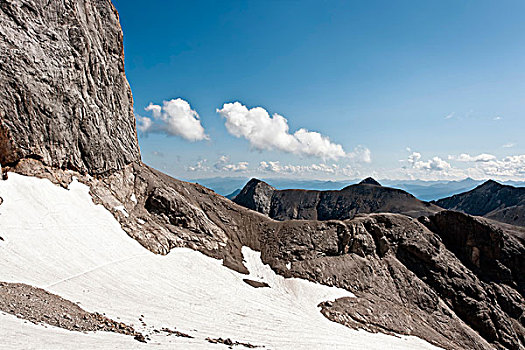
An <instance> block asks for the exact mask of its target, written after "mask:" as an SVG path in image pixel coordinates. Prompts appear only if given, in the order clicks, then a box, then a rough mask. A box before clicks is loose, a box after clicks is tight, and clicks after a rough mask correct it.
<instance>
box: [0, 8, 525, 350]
mask: <svg viewBox="0 0 525 350" xmlns="http://www.w3.org/2000/svg"><path fill="white" fill-rule="evenodd" d="M0 16H1V20H2V22H1V23H2V25H1V27H0V34H1V35H0V47H1V48H2V51H0V57H1V61H0V63H1V66H0V83H1V86H0V94H1V95H0V117H1V127H2V137H1V139H0V141H1V143H0V145H1V147H0V153H1V157H2V158H1V161H2V162H3V165H7V169H8V170H10V171H15V172H18V173H21V174H25V175H31V176H38V177H42V178H47V179H49V180H51V181H53V182H55V183H57V184H59V185H62V186H66V185H67V184H68V183H69V182H70V181H71V179H72V178H73V176H75V177H77V178H78V179H79V181H81V182H83V183H85V184H87V185H89V187H90V190H91V195H92V198H93V200H94V201H95V202H96V203H99V204H102V205H104V206H105V207H106V208H107V209H108V210H109V211H111V213H112V214H113V215H114V216H115V218H116V219H117V220H118V221H119V222H120V224H121V226H122V228H123V229H124V230H125V231H126V232H127V233H128V234H129V235H130V236H131V237H133V238H134V239H136V240H137V241H138V242H140V243H141V244H142V245H143V246H144V247H146V248H147V249H149V250H151V251H153V252H155V253H159V254H167V253H168V252H169V251H170V250H171V249H172V248H174V247H189V248H192V249H195V250H198V251H200V252H203V253H204V254H207V255H209V256H212V257H215V258H220V259H223V263H224V265H226V266H228V267H230V268H232V269H235V270H237V271H240V272H246V267H245V266H244V263H243V256H242V253H241V248H242V247H243V246H248V247H250V248H252V249H255V250H258V251H261V256H262V259H263V261H264V262H265V263H267V264H269V265H270V266H271V267H272V269H273V270H274V271H276V272H278V273H279V274H281V275H284V276H287V277H292V276H294V277H300V278H306V279H309V280H312V281H317V282H319V283H323V284H326V285H337V286H340V287H342V288H345V289H347V290H349V291H352V292H353V293H354V294H355V295H356V298H343V299H339V300H337V301H335V302H333V303H325V304H323V305H322V312H323V313H324V314H325V315H326V317H328V318H329V319H331V320H333V321H335V322H339V323H341V324H344V325H346V326H348V327H353V328H364V329H367V330H370V331H375V332H384V333H396V334H410V335H415V336H418V337H421V338H423V339H425V340H427V341H429V342H432V343H433V344H437V345H439V346H441V347H444V348H447V349H467V348H468V349H493V348H502V349H503V348H507V349H523V347H524V346H525V328H524V327H525V318H524V305H525V300H524V298H523V296H524V295H523V275H524V274H523V271H524V267H523V261H524V260H525V259H524V258H523V257H524V256H525V249H524V243H523V242H524V240H523V232H522V231H520V229H518V228H516V227H514V226H511V225H508V226H504V225H501V224H496V223H492V222H490V221H487V220H483V219H477V218H473V217H471V216H468V215H465V214H461V213H454V212H444V213H438V214H435V213H436V212H437V211H438V210H439V208H436V207H435V206H433V205H429V204H426V203H423V202H420V201H418V200H417V199H415V198H414V197H412V196H410V195H409V194H407V193H404V192H402V191H399V190H394V189H389V188H384V187H381V186H379V185H378V184H377V183H374V182H373V181H371V180H367V181H365V182H364V183H362V184H359V185H354V186H350V187H347V188H346V189H344V190H342V191H339V192H338V191H331V192H328V193H323V192H318V191H291V192H286V191H276V190H275V189H273V188H272V187H270V186H268V185H266V184H264V183H261V182H256V181H254V182H252V185H251V186H250V187H249V188H248V189H246V188H245V190H246V191H244V190H243V191H244V198H245V199H246V200H247V202H246V203H251V204H249V205H250V206H253V208H254V209H256V210H257V211H259V212H257V211H253V210H249V209H246V208H245V207H243V206H240V205H237V204H235V203H233V202H232V201H230V200H228V199H226V198H224V197H222V196H219V195H217V194H215V193H214V192H213V191H211V190H209V189H207V188H205V187H202V186H200V185H197V184H191V183H187V182H183V181H179V180H177V179H173V178H171V177H169V176H167V175H166V174H163V173H161V172H159V171H157V170H155V169H151V168H150V167H148V166H146V165H145V164H143V163H141V162H140V154H139V150H138V146H137V142H136V133H135V129H134V126H133V115H132V111H131V95H130V92H129V87H128V85H127V83H126V80H125V77H124V70H123V60H122V34H121V31H120V27H119V24H118V16H117V14H116V12H115V11H114V8H113V7H112V5H111V3H110V2H109V1H104V0H99V1H98V0H97V1H95V0H65V1H61V2H50V3H47V2H45V3H44V2H43V1H31V2H30V1H1V2H0ZM22 48H24V50H21V49H22ZM90 174H96V175H97V176H90ZM289 193H290V194H289ZM274 197H275V198H276V203H277V204H272V202H273V201H274V199H273V198H274ZM352 203H354V204H352ZM272 208H276V209H273V210H277V209H279V210H278V212H280V213H284V214H283V216H281V217H280V219H281V220H285V219H288V218H301V219H310V218H314V219H318V220H290V221H276V220H273V219H271V218H269V217H268V216H266V215H263V214H261V212H262V213H266V214H268V213H270V212H271V211H272ZM290 208H291V209H290ZM281 209H282V210H281ZM289 210H291V211H289ZM377 211H391V212H395V213H402V214H359V213H363V212H377ZM403 214H407V215H403ZM408 215H410V216H408ZM421 215H424V216H422V217H420V218H419V219H416V218H415V217H419V216H421ZM333 219H338V220H333ZM340 219H345V220H340ZM321 220H323V221H321Z"/></svg>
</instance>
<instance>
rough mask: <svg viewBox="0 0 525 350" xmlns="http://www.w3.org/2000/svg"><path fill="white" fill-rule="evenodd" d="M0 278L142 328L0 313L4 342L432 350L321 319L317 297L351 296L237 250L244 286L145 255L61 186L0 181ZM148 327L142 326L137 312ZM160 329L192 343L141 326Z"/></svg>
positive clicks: (235, 277)
mask: <svg viewBox="0 0 525 350" xmlns="http://www.w3.org/2000/svg"><path fill="white" fill-rule="evenodd" d="M0 196H1V197H3V198H4V203H3V204H2V205H1V206H0V227H1V228H2V232H1V235H2V237H4V239H6V241H8V242H9V244H7V245H3V246H2V250H1V253H2V254H0V281H7V282H22V283H27V284H30V285H33V286H36V287H41V288H46V289H47V290H48V291H50V292H51V293H55V294H58V295H60V296H62V297H64V298H66V299H68V300H71V301H73V302H79V303H80V304H79V305H80V306H81V307H82V308H84V309H85V310H86V311H89V312H100V313H105V314H106V315H107V316H108V317H109V318H112V319H115V320H117V319H119V320H121V321H122V322H125V323H127V324H130V325H131V324H134V325H135V328H136V329H137V330H138V331H141V332H145V333H146V334H151V339H152V340H151V342H150V343H149V344H146V345H144V344H141V343H138V342H136V341H134V340H132V339H131V337H125V336H121V335H117V334H109V333H100V332H99V333H94V334H93V333H88V334H83V333H79V332H69V331H65V330H63V329H58V328H54V327H50V326H48V327H47V328H44V327H43V326H38V325H32V324H26V323H23V321H21V320H18V319H15V318H14V317H12V316H10V315H2V314H0V329H1V330H2V331H1V332H0V340H1V343H3V344H9V347H10V348H13V349H27V348H36V349H42V348H70V347H75V348H77V349H92V348H107V349H133V348H143V347H145V346H148V347H149V348H151V345H152V343H153V345H154V346H155V348H158V349H169V348H176V347H177V346H178V347H179V348H184V349H186V348H192V349H193V348H212V349H214V348H218V347H220V346H218V345H214V344H209V343H207V342H206V341H205V338H206V337H212V338H218V337H222V338H231V339H232V340H236V341H242V342H248V343H251V344H255V345H264V346H266V348H271V349H378V350H384V349H436V347H434V346H432V345H431V344H429V343H427V342H425V341H423V340H421V339H419V338H416V337H408V336H401V337H394V336H390V335H385V334H373V333H368V332H365V331H363V330H360V331H357V330H352V329H349V328H347V327H344V326H343V325H340V324H338V323H334V322H331V321H329V320H328V319H326V318H325V317H324V316H323V315H322V314H321V313H320V312H319V310H318V308H317V304H318V302H319V301H324V300H331V299H334V298H338V297H341V296H351V293H349V292H347V291H345V290H339V289H337V288H331V287H327V286H321V285H317V284H315V283H311V282H308V281H303V280H297V279H285V278H283V277H281V276H278V275H276V274H275V273H274V272H273V271H272V270H271V269H270V268H269V266H267V265H264V264H263V263H262V262H261V261H260V254H259V253H258V252H254V251H252V250H250V249H248V248H244V249H243V254H244V257H245V259H246V265H247V268H248V269H249V271H250V278H252V279H259V280H263V281H265V282H266V283H268V284H269V285H270V286H271V288H253V287H251V286H249V285H247V284H246V283H244V282H243V278H246V275H242V274H240V273H237V272H235V271H233V270H230V269H228V268H226V267H224V266H222V263H221V261H220V260H216V259H212V258H210V257H208V256H205V255H203V254H201V253H199V252H196V251H193V250H190V249H187V248H176V249H173V250H172V251H171V252H170V253H169V254H168V255H166V256H161V255H155V254H153V253H151V252H150V251H148V250H146V249H145V248H143V247H142V246H141V245H140V244H139V243H138V242H137V241H135V240H133V239H132V238H130V237H129V236H128V235H127V234H126V233H125V232H124V231H123V230H122V228H121V227H120V225H119V223H118V222H117V220H116V219H115V218H114V217H113V216H112V214H111V213H110V212H109V211H108V210H106V209H105V208H104V207H103V206H101V205H95V204H94V203H93V201H92V199H91V197H90V195H89V188H88V187H87V186H85V185H83V184H81V183H79V182H78V181H73V182H72V183H71V184H70V186H69V190H65V189H63V188H60V187H59V186H55V185H53V184H52V183H51V182H50V181H48V180H43V179H37V178H32V177H25V176H21V175H18V174H10V176H9V179H8V180H6V181H0ZM141 315H144V317H143V320H144V321H145V322H146V324H147V326H142V325H141V322H140V320H139V318H140V317H141ZM162 327H168V328H170V329H174V328H176V329H177V330H179V331H181V332H184V333H188V334H190V335H192V336H195V339H189V338H179V337H173V336H171V337H168V336H166V335H163V334H155V333H152V330H153V328H155V329H161V328H162Z"/></svg>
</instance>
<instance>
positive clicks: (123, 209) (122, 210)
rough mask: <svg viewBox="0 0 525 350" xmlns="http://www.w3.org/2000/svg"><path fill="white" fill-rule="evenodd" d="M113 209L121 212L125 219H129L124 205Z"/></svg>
mask: <svg viewBox="0 0 525 350" xmlns="http://www.w3.org/2000/svg"><path fill="white" fill-rule="evenodd" d="M113 209H115V210H118V211H120V212H121V213H122V214H124V216H125V217H129V214H128V212H127V211H126V208H124V206H123V205H117V206H116V207H114V208H113Z"/></svg>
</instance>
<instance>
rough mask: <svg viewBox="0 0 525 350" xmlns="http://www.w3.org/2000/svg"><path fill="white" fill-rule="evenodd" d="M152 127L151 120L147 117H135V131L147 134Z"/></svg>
mask: <svg viewBox="0 0 525 350" xmlns="http://www.w3.org/2000/svg"><path fill="white" fill-rule="evenodd" d="M152 127H153V120H151V119H150V118H148V117H142V116H140V115H137V129H139V131H140V132H143V133H148V132H150V130H151V128H152Z"/></svg>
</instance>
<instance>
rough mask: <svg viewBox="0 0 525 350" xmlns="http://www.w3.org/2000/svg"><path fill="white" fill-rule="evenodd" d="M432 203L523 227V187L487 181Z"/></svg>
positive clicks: (524, 193)
mask: <svg viewBox="0 0 525 350" xmlns="http://www.w3.org/2000/svg"><path fill="white" fill-rule="evenodd" d="M434 203H435V204H437V205H438V206H440V207H442V208H445V209H451V210H457V211H461V212H464V213H467V214H471V215H476V216H484V217H487V218H490V219H493V220H497V221H501V222H505V223H508V224H512V225H519V226H525V187H513V186H508V185H502V184H499V183H497V182H496V181H493V180H489V181H487V182H485V183H483V184H481V185H479V186H478V187H476V188H475V189H473V190H471V191H468V192H465V193H460V194H456V195H454V196H452V197H447V198H443V199H440V200H437V201H435V202H434Z"/></svg>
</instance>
